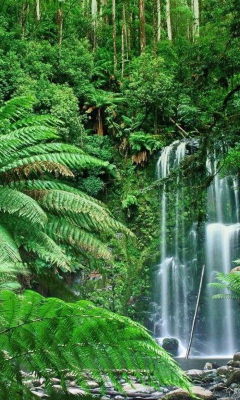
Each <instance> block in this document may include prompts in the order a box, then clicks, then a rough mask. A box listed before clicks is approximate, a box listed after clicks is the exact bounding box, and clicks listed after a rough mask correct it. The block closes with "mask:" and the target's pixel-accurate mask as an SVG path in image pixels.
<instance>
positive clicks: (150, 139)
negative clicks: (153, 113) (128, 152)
mask: <svg viewBox="0 0 240 400" xmlns="http://www.w3.org/2000/svg"><path fill="white" fill-rule="evenodd" d="M129 143H130V146H131V149H132V151H133V152H139V151H142V150H148V151H149V153H150V154H152V153H153V152H154V151H156V150H159V149H160V148H161V147H163V143H162V142H161V141H159V139H157V138H156V137H154V136H153V135H149V134H147V133H146V134H145V133H144V132H142V131H140V132H134V133H132V134H131V135H130V136H129Z"/></svg>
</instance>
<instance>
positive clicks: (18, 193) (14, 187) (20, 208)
mask: <svg viewBox="0 0 240 400" xmlns="http://www.w3.org/2000/svg"><path fill="white" fill-rule="evenodd" d="M31 104H32V100H31V99H26V98H19V99H13V100H11V101H9V102H7V103H6V105H5V106H3V107H2V108H1V109H0V135H1V140H0V216H1V220H0V229H1V228H2V230H1V231H0V258H1V256H2V257H3V258H2V259H3V260H4V261H10V260H11V261H13V262H14V261H15V262H19V257H20V256H19V252H18V249H19V247H21V248H22V249H24V250H25V251H26V250H27V251H29V252H30V254H32V253H34V254H35V255H38V256H39V257H40V258H42V259H43V260H45V261H47V262H48V263H50V264H55V265H57V266H59V267H61V268H63V269H68V268H69V260H68V258H67V256H66V254H65V252H64V251H63V250H62V248H61V244H62V243H64V244H65V245H66V244H67V245H68V246H69V247H73V248H74V252H75V253H74V254H76V253H77V252H78V251H79V253H81V254H83V252H85V255H86V253H88V252H89V253H92V254H94V256H96V257H103V258H105V259H110V257H111V254H110V252H109V250H108V249H107V247H106V246H105V245H104V244H102V243H101V240H100V236H101V232H105V233H107V234H108V235H115V234H116V233H117V232H120V233H125V234H129V235H131V232H130V231H129V230H127V229H126V228H125V227H124V226H123V225H122V224H121V223H119V222H117V221H115V219H114V218H113V217H112V216H111V213H110V212H109V210H108V209H107V208H106V206H105V205H103V204H102V203H101V202H99V201H96V200H95V199H93V198H92V197H89V196H87V195H86V194H85V193H83V192H81V191H79V190H78V189H77V188H76V187H74V186H73V185H74V183H75V182H74V171H82V170H84V169H87V168H89V167H98V168H100V169H103V170H105V171H107V172H108V173H111V174H112V175H115V174H116V170H115V169H114V167H113V166H111V165H110V164H109V163H108V162H105V161H101V160H98V159H97V158H95V157H91V156H89V155H88V154H85V153H84V152H83V151H82V150H81V149H79V148H77V147H75V146H72V145H67V144H64V143H61V142H60V141H59V136H58V133H57V128H58V125H59V123H60V122H59V121H57V120H56V119H54V118H51V117H50V116H37V115H32V114H31V113H30V110H31ZM62 177H65V178H67V183H66V182H64V183H63V182H61V178H62ZM56 178H57V179H58V180H56ZM71 179H72V182H71V181H70V180H71ZM54 217H55V220H54ZM56 217H58V222H56V221H57V219H56ZM59 218H60V219H59ZM60 220H61V224H62V226H60V223H59V221H60ZM53 221H55V222H53ZM60 232H61V235H62V237H60V236H61V235H60ZM93 232H94V236H93V235H92V233H93ZM96 235H98V236H97V237H95V236H96ZM11 240H12V242H11ZM10 242H11V246H12V247H11V246H10ZM1 243H2V244H1ZM4 257H5V258H4Z"/></svg>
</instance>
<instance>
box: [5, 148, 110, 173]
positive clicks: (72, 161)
mask: <svg viewBox="0 0 240 400" xmlns="http://www.w3.org/2000/svg"><path fill="white" fill-rule="evenodd" d="M41 161H49V162H54V163H59V164H62V165H65V166H67V167H69V168H73V169H84V168H89V167H102V168H105V169H106V170H107V171H108V172H109V173H111V174H112V175H115V174H116V171H115V170H114V169H113V166H111V165H110V164H109V163H108V162H107V161H100V160H98V159H97V158H95V157H91V156H89V155H87V154H76V153H64V152H62V153H50V154H39V155H35V156H31V157H25V158H22V159H20V160H17V161H14V162H12V163H10V164H7V165H5V166H1V168H0V173H1V172H6V171H9V170H11V169H14V168H18V167H21V166H23V165H27V164H33V163H36V162H41Z"/></svg>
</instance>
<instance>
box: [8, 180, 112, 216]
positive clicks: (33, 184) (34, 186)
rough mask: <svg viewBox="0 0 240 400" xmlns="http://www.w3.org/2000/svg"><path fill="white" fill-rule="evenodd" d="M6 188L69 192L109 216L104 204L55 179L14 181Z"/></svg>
mask: <svg viewBox="0 0 240 400" xmlns="http://www.w3.org/2000/svg"><path fill="white" fill-rule="evenodd" d="M8 186H10V187H11V188H16V189H17V190H20V191H25V192H26V191H27V190H30V191H31V190H51V189H53V190H63V191H64V192H69V193H73V194H76V195H78V196H81V197H82V198H84V199H87V200H88V201H89V202H90V201H91V202H92V203H93V204H98V205H99V206H101V207H102V208H104V210H105V211H106V212H107V213H108V214H109V215H111V212H110V210H109V209H108V208H107V206H106V204H104V203H103V202H102V201H100V200H98V199H95V198H93V197H91V196H89V195H88V194H86V193H84V192H82V191H81V190H79V189H77V188H75V187H73V186H70V185H67V184H66V183H63V182H61V181H59V180H57V179H54V180H52V181H50V180H45V179H44V180H40V179H33V180H30V179H26V180H23V181H15V182H11V183H10V184H9V185H8Z"/></svg>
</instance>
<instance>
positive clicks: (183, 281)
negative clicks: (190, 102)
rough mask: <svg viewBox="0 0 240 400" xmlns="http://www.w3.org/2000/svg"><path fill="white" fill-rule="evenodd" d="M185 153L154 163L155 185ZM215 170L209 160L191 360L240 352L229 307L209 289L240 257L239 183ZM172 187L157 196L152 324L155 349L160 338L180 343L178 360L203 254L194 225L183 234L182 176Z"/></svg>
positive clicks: (170, 153) (177, 148) (182, 149)
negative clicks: (158, 255)
mask: <svg viewBox="0 0 240 400" xmlns="http://www.w3.org/2000/svg"><path fill="white" fill-rule="evenodd" d="M186 149H187V143H186V142H185V141H182V142H174V143H173V144H172V145H170V146H168V147H166V148H164V150H163V151H162V154H161V156H160V158H159V160H158V163H157V175H158V179H164V178H166V177H167V176H168V174H169V172H170V171H171V170H172V169H176V168H177V167H178V166H179V164H180V163H181V161H182V160H183V159H184V158H185V157H186V156H187V150H186ZM216 168H217V166H216V162H215V161H214V160H210V159H209V160H208V162H207V165H206V169H207V170H208V173H209V174H210V175H215V178H214V180H213V183H212V185H211V186H210V188H209V189H208V193H207V197H208V198H207V209H208V222H207V224H206V232H205V243H203V244H202V246H203V247H204V252H205V264H206V269H205V271H206V272H205V277H204V287H203V290H202V294H201V301H200V307H199V312H198V319H197V324H196V330H195V337H194V339H193V344H192V350H191V355H192V356H194V355H195V356H203V355H204V356H216V355H217V356H231V355H232V354H233V353H234V351H236V350H240V349H238V345H239V343H238V338H237V336H238V335H237V334H236V327H235V319H236V318H235V317H234V314H233V306H232V301H231V300H228V299H226V300H216V299H212V294H213V289H212V288H210V287H209V286H208V283H209V282H213V281H214V280H215V276H216V272H217V271H218V272H229V271H230V270H231V268H233V267H234V266H235V265H234V264H233V263H232V261H233V260H234V259H236V258H238V257H239V255H240V254H239V255H238V250H239V243H240V241H239V234H240V224H239V192H238V182H237V180H236V179H231V178H223V179H221V178H220V177H219V175H218V174H217V172H216V171H217V170H216ZM175 182H176V187H177V190H176V191H175V192H174V193H172V192H171V193H168V192H167V187H166V184H163V187H162V190H161V199H160V201H161V220H160V226H161V229H160V231H161V232H160V236H161V237H160V250H161V260H160V264H159V268H158V272H157V277H156V283H155V293H156V298H155V301H156V303H155V304H156V309H155V313H154V314H153V319H154V335H155V337H156V338H158V341H159V343H161V341H162V340H163V338H167V337H171V338H177V339H178V340H179V341H180V351H179V355H180V356H184V355H185V354H184V353H185V348H186V347H187V344H188V341H189V337H190V331H191V324H192V319H193V313H194V308H195V305H196V298H197V291H198V285H199V281H200V275H201V269H202V265H198V264H199V262H198V261H197V258H198V256H197V253H198V252H199V250H200V251H202V250H203V248H202V249H199V248H198V246H199V245H198V231H197V229H196V224H193V226H192V227H191V229H189V231H188V232H187V231H186V228H185V223H184V219H185V220H186V215H187V214H186V213H187V210H185V209H184V208H183V207H184V188H183V187H181V176H180V174H176V180H175ZM192 196H194V193H192ZM183 216H184V217H185V218H183ZM172 221H174V224H173V222H172ZM170 223H171V224H170Z"/></svg>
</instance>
